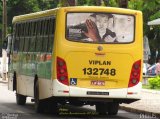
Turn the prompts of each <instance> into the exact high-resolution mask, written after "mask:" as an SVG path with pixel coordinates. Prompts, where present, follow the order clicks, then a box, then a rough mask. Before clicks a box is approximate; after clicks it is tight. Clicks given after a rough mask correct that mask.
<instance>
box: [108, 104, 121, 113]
mask: <svg viewBox="0 0 160 119" xmlns="http://www.w3.org/2000/svg"><path fill="white" fill-rule="evenodd" d="M118 108H119V103H114V102H112V103H108V115H116V114H117V113H118Z"/></svg>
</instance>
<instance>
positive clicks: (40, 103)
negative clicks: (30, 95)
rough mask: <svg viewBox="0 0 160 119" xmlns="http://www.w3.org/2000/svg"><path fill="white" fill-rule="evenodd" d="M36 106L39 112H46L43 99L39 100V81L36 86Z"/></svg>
mask: <svg viewBox="0 0 160 119" xmlns="http://www.w3.org/2000/svg"><path fill="white" fill-rule="evenodd" d="M34 99H35V103H34V107H35V111H36V112H37V113H43V112H44V104H43V101H41V100H39V86H38V81H36V84H35V87H34Z"/></svg>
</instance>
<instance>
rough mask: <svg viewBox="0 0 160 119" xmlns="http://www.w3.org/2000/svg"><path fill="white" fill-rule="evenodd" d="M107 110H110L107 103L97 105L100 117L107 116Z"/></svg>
mask: <svg viewBox="0 0 160 119" xmlns="http://www.w3.org/2000/svg"><path fill="white" fill-rule="evenodd" d="M107 109H108V105H107V103H98V104H96V112H98V113H99V114H100V115H106V112H107Z"/></svg>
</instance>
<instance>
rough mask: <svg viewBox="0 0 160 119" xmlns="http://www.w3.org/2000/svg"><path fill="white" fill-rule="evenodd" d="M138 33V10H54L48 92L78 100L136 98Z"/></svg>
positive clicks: (139, 56) (139, 52)
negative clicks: (51, 71)
mask: <svg viewBox="0 0 160 119" xmlns="http://www.w3.org/2000/svg"><path fill="white" fill-rule="evenodd" d="M142 34H143V32H142V13H141V12H140V11H135V10H128V9H121V8H107V7H68V8H60V9H59V10H58V12H57V20H56V32H55V42H54V43H55V45H54V48H55V49H54V50H55V55H54V56H55V57H54V60H55V61H56V62H55V63H54V64H53V66H54V67H53V69H52V70H53V71H55V73H54V75H53V76H52V78H53V95H54V96H55V97H59V98H61V99H64V100H66V99H68V100H69V101H70V103H72V101H73V102H74V101H76V102H78V101H81V102H85V103H83V104H96V103H98V102H105V101H106V102H107V101H111V102H118V103H130V102H133V101H136V100H138V99H139V98H140V97H139V94H140V89H141V85H142V83H141V80H142V75H141V72H142V69H141V67H142V61H143V60H142V51H143V45H142V44H143V40H142ZM95 37H96V38H97V39H96V38H95Z"/></svg>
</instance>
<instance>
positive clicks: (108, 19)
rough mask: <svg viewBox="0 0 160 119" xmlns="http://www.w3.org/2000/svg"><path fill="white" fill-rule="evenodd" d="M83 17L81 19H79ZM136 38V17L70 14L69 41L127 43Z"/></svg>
mask: <svg viewBox="0 0 160 119" xmlns="http://www.w3.org/2000/svg"><path fill="white" fill-rule="evenodd" d="M79 16H81V17H79ZM133 37H134V17H133V16H131V15H120V14H109V13H68V14H67V39H69V40H75V41H79V42H96V43H127V42H132V41H133Z"/></svg>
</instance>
